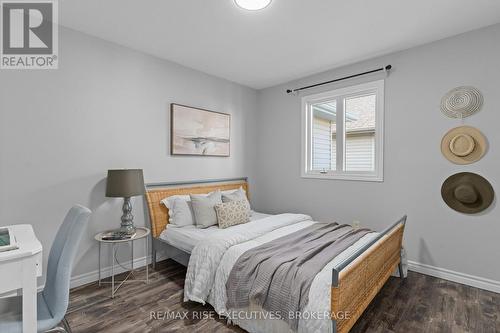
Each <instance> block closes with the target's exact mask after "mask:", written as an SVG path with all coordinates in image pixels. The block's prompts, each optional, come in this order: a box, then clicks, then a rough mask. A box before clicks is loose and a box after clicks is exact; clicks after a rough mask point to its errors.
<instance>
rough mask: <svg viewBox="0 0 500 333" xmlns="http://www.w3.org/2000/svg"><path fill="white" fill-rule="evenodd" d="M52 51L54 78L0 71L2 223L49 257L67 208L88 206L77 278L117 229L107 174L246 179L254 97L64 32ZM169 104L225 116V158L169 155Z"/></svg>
mask: <svg viewBox="0 0 500 333" xmlns="http://www.w3.org/2000/svg"><path fill="white" fill-rule="evenodd" d="M59 45H60V68H59V69H58V70H54V71H1V73H0V225H8V224H17V223H23V222H24V223H30V224H33V226H34V229H35V232H36V234H37V235H38V237H39V238H40V240H41V242H42V243H43V246H44V249H45V253H44V255H45V257H47V255H48V252H49V251H48V250H49V248H50V245H51V243H52V241H53V238H54V236H55V232H56V230H57V228H58V227H59V225H60V224H61V222H62V219H63V217H64V215H65V213H66V211H67V210H68V208H69V207H71V206H72V205H73V204H75V203H80V204H83V205H85V206H88V207H89V208H91V209H92V210H93V211H94V216H93V217H92V220H91V223H90V229H89V232H88V233H87V234H86V235H85V236H84V239H83V244H82V245H81V246H80V249H81V250H80V252H79V254H78V263H77V265H76V268H75V270H74V275H79V274H82V273H88V272H91V271H94V270H96V269H97V246H96V244H95V242H94V241H93V235H94V234H95V233H97V232H98V231H102V230H106V229H110V228H114V227H116V226H118V225H119V217H120V215H121V203H122V200H121V199H108V198H105V196H104V191H105V180H104V179H105V176H106V171H107V169H111V168H143V169H144V173H145V180H146V181H147V182H157V181H175V180H190V179H205V178H221V177H236V176H245V175H249V174H250V171H251V170H250V168H249V167H247V165H248V164H249V163H247V162H248V161H247V157H248V158H250V157H251V156H253V155H254V152H252V151H251V149H254V148H255V147H254V145H250V139H252V138H251V137H250V135H251V133H249V128H250V127H251V126H252V122H253V121H254V120H252V119H249V117H252V114H253V113H254V111H255V108H256V96H257V93H256V92H255V91H254V90H252V89H249V88H246V87H242V86H240V85H238V84H235V83H232V82H229V81H226V80H222V79H218V78H215V77H213V76H210V75H206V74H204V73H201V72H198V71H195V70H191V69H188V68H185V67H182V66H180V65H177V64H174V63H171V62H167V61H164V60H160V59H158V58H154V57H151V56H147V55H144V54H142V53H139V52H135V51H132V50H130V49H127V48H124V47H121V46H118V45H115V44H111V43H108V42H105V41H103V40H100V39H96V38H93V37H90V36H87V35H84V34H81V33H77V32H74V31H72V30H68V29H65V28H63V29H61V30H60V43H59ZM172 102H176V103H181V104H186V105H192V106H198V107H203V108H207V109H212V110H217V111H221V112H228V113H230V114H231V115H232V124H231V125H232V128H231V131H232V136H231V139H232V142H231V157H229V158H215V157H172V156H170V155H169V105H170V103H172ZM134 206H135V207H134V215H135V222H136V224H137V225H139V226H141V225H144V214H143V209H142V201H141V200H140V199H136V200H135V204H134ZM141 248H142V246H141ZM124 252H126V253H128V252H127V251H122V253H124ZM142 255H144V253H142V254H141V253H139V252H138V256H142Z"/></svg>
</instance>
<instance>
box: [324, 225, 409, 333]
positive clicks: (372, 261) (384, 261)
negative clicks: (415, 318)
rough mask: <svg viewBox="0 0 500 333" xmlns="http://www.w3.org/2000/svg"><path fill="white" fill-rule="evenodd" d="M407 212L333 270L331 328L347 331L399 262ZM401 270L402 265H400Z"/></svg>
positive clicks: (341, 332)
mask: <svg viewBox="0 0 500 333" xmlns="http://www.w3.org/2000/svg"><path fill="white" fill-rule="evenodd" d="M405 222H406V216H405V217H404V218H402V219H401V220H400V221H398V222H397V223H396V224H395V225H393V226H391V227H390V228H388V229H387V230H386V231H384V232H383V233H381V235H380V236H379V238H378V239H376V240H375V241H374V243H372V244H371V245H369V247H367V248H366V249H363V250H362V251H360V252H359V253H356V254H355V255H353V256H352V258H351V259H352V260H350V261H349V262H345V263H344V265H342V266H340V267H337V268H336V269H334V270H333V276H332V290H331V310H332V321H333V331H334V332H340V333H345V332H349V330H350V329H351V328H352V326H353V325H354V324H355V323H356V321H357V320H358V318H359V317H360V316H361V315H362V314H363V311H364V310H365V309H366V307H367V306H368V304H370V302H371V301H372V300H373V298H374V297H375V295H377V293H378V292H379V291H380V289H381V288H382V286H383V285H384V284H385V282H386V281H387V280H388V279H389V277H390V276H391V274H392V272H394V270H395V269H396V267H397V266H398V264H399V263H400V260H401V259H400V258H401V246H402V242H403V231H404V226H405ZM400 271H401V266H400Z"/></svg>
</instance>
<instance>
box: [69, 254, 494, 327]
mask: <svg viewBox="0 0 500 333" xmlns="http://www.w3.org/2000/svg"><path fill="white" fill-rule="evenodd" d="M185 272H186V268H185V267H183V266H182V265H179V264H177V263H176V262H174V261H171V260H167V261H164V262H162V263H160V265H159V269H158V271H153V273H152V274H151V275H150V283H149V284H148V285H145V284H144V283H139V282H137V283H131V284H125V285H123V286H122V287H121V289H120V290H119V292H118V294H117V295H116V297H115V298H114V299H111V298H110V289H109V288H110V287H109V285H105V286H102V287H99V286H98V285H97V283H93V284H90V285H87V286H82V287H79V288H76V289H74V290H72V291H71V296H70V307H69V310H68V315H67V318H68V320H69V323H70V325H71V327H72V329H73V332H75V333H77V332H92V333H96V332H104V333H105V332H113V333H119V332H128V333H130V332H204V333H205V332H243V330H241V329H239V328H238V327H237V326H232V325H226V322H225V320H224V319H222V318H218V316H217V315H216V313H215V311H213V309H212V308H211V307H210V306H202V305H201V304H197V303H192V302H188V303H183V302H182V298H183V285H184V276H185ZM144 274H145V272H144V269H142V270H140V271H139V272H138V273H137V275H138V277H139V278H141V277H143V275H144ZM165 313H167V315H165ZM175 313H179V314H183V313H186V314H187V316H186V318H182V317H178V318H171V317H169V316H171V315H172V314H175ZM351 332H405V333H418V332H425V333H427V332H450V333H455V332H474V333H476V332H478V333H480V332H500V294H495V293H492V292H487V291H483V290H480V289H476V288H472V287H467V286H464V285H460V284H457V283H453V282H449V281H445V280H441V279H436V278H433V277H429V276H426V275H421V274H417V273H413V272H410V273H409V276H408V278H407V279H405V280H400V279H398V278H390V280H389V281H388V282H387V283H386V285H385V286H384V288H383V289H382V290H381V291H380V293H379V294H378V295H377V297H376V298H375V299H374V300H373V302H372V303H371V304H370V306H369V307H368V309H367V310H366V311H365V313H364V314H363V316H362V317H361V318H360V319H359V320H358V322H357V323H356V325H355V326H354V327H353V329H352V330H351Z"/></svg>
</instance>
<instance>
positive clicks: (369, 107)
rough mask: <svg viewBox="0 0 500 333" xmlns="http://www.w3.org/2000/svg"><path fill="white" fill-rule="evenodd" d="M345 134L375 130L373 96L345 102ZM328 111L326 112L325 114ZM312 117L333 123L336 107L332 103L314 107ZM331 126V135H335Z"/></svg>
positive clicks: (333, 127)
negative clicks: (346, 109)
mask: <svg viewBox="0 0 500 333" xmlns="http://www.w3.org/2000/svg"><path fill="white" fill-rule="evenodd" d="M346 107H347V108H348V111H347V114H346V130H347V132H350V133H352V132H368V131H374V130H375V95H367V96H362V97H356V98H351V99H347V100H346ZM327 111H328V112H327ZM314 116H315V117H319V118H322V119H326V120H330V121H332V122H334V121H335V116H336V106H335V104H334V103H324V104H320V105H315V106H314ZM335 131H336V129H335V126H332V133H335Z"/></svg>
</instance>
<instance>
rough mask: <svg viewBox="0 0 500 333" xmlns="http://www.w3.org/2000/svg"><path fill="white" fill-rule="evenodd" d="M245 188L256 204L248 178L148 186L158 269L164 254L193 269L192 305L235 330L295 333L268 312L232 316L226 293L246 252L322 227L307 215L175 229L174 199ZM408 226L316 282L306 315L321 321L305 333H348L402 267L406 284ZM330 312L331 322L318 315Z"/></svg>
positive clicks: (343, 256) (344, 258)
mask: <svg viewBox="0 0 500 333" xmlns="http://www.w3.org/2000/svg"><path fill="white" fill-rule="evenodd" d="M240 187H241V188H243V189H244V190H245V191H246V193H247V197H249V188H248V182H247V179H246V178H238V179H223V180H212V181H201V182H200V181H197V182H177V183H160V184H149V185H147V186H146V196H145V197H146V202H147V206H148V213H149V220H150V222H151V230H152V236H153V246H152V258H153V266H154V267H155V265H156V260H157V253H158V252H159V251H162V252H164V253H165V254H166V255H167V256H168V257H169V258H172V259H174V260H176V261H178V262H179V263H181V264H183V265H185V266H187V267H188V272H187V274H186V285H185V300H191V301H197V302H200V303H205V302H206V303H209V304H211V305H212V306H213V307H214V309H215V310H216V312H217V313H218V314H220V315H224V316H228V317H229V318H231V319H230V321H231V322H232V323H234V324H237V325H239V326H240V327H242V328H244V329H245V330H247V331H249V332H269V331H273V332H289V331H290V329H289V327H288V326H287V323H285V322H284V321H282V320H272V319H273V318H272V317H269V316H268V315H269V314H268V313H266V312H265V311H264V310H263V309H261V308H248V309H247V311H248V312H249V313H250V312H251V313H252V314H256V313H257V314H259V315H260V316H259V317H258V318H256V317H255V316H252V317H251V318H245V317H244V316H243V318H240V317H239V316H231V313H232V312H231V309H226V307H225V305H226V300H227V295H226V291H225V285H226V281H227V278H228V275H229V274H230V271H231V268H232V267H233V265H234V263H235V261H236V260H237V259H238V257H239V256H241V255H242V254H243V253H245V251H248V250H249V249H251V248H253V247H257V246H259V245H261V244H264V243H266V242H270V241H272V240H273V239H277V238H279V237H282V236H283V235H287V234H291V233H293V232H294V231H297V230H301V228H305V227H306V226H310V225H311V224H313V223H315V221H313V220H312V219H311V218H310V217H308V216H307V215H302V214H280V215H276V216H273V215H267V214H261V213H256V212H253V213H252V217H251V222H248V223H246V225H239V226H234V227H230V228H228V229H229V230H228V229H220V230H219V228H217V227H210V228H207V229H197V228H196V227H194V226H193V227H182V228H178V227H175V226H168V218H167V217H168V210H167V208H166V207H165V206H164V205H163V204H161V200H162V199H163V198H165V197H168V196H172V195H185V194H205V193H209V192H212V191H214V190H217V189H219V190H221V191H229V190H236V189H239V188H240ZM405 222H406V216H405V217H403V218H401V219H400V220H399V221H397V222H395V223H393V224H391V225H390V226H389V227H387V228H386V229H385V230H383V231H381V232H372V233H369V234H366V235H365V236H363V237H362V238H361V239H359V240H358V241H356V243H354V244H353V245H351V246H349V247H348V248H347V249H345V250H344V251H343V252H342V253H340V254H339V255H338V256H337V257H335V258H334V259H333V260H332V261H331V262H329V263H328V264H327V265H326V266H325V267H324V268H323V269H322V270H321V271H320V272H319V273H318V274H317V275H316V277H315V278H314V280H313V283H312V285H311V290H310V292H309V300H310V301H309V303H308V304H307V306H306V308H304V313H314V314H316V315H314V316H312V317H311V318H309V317H308V318H306V317H304V318H300V319H299V320H298V328H297V331H299V332H348V331H349V330H350V329H351V328H352V326H353V325H354V323H355V322H356V321H357V319H358V318H359V317H360V316H361V315H362V313H363V311H364V310H365V309H366V307H367V306H368V304H369V303H370V302H371V300H372V299H373V298H374V297H375V295H376V294H377V293H378V292H379V290H380V289H381V288H382V286H383V285H384V284H385V282H386V281H387V280H388V278H389V277H390V276H391V274H392V273H393V271H394V270H396V269H397V268H398V267H399V271H400V276H402V275H403V274H402V266H401V247H402V240H403V231H404V226H405ZM235 235H236V236H235ZM242 235H243V236H245V237H243V239H242ZM247 235H251V236H247ZM229 243H230V244H229ZM227 244H229V245H227ZM190 259H191V261H190ZM325 290H326V291H325ZM325 309H326V310H327V312H328V316H327V318H326V316H319V315H318V314H320V313H321V310H325ZM323 313H325V311H323ZM319 317H321V318H319Z"/></svg>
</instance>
